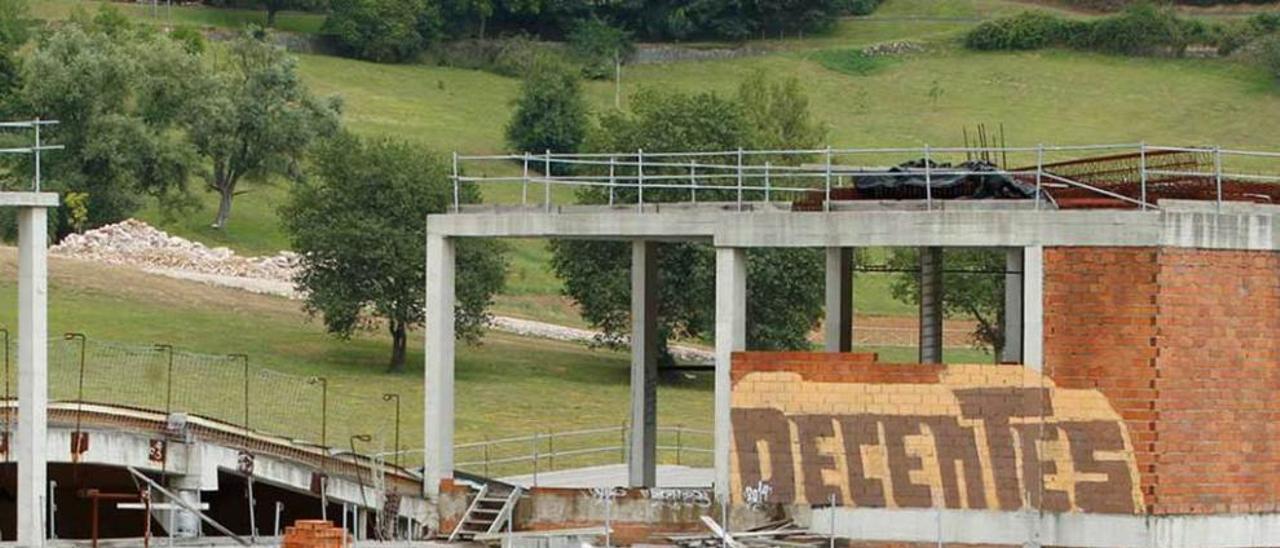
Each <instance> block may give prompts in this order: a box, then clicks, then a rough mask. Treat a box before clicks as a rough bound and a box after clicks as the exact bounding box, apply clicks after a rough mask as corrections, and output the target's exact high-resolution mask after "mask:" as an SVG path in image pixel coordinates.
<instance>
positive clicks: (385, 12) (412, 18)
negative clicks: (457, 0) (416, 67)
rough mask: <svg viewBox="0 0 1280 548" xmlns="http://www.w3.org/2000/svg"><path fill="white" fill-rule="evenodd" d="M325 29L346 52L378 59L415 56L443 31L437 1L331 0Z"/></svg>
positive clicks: (407, 58)
mask: <svg viewBox="0 0 1280 548" xmlns="http://www.w3.org/2000/svg"><path fill="white" fill-rule="evenodd" d="M330 5H331V9H330V12H329V16H328V18H326V19H325V22H324V28H323V29H322V32H323V33H324V34H325V35H327V36H329V37H330V38H331V39H333V40H334V41H335V42H336V43H337V45H338V47H340V48H341V49H342V50H343V51H344V52H345V53H346V54H347V55H351V56H353V57H358V58H360V59H368V60H370V61H379V62H400V61H408V60H411V59H413V58H414V57H415V56H417V55H418V54H419V53H421V52H422V51H423V50H424V49H426V47H427V46H428V45H430V44H431V43H432V42H433V41H434V40H436V38H438V36H439V34H440V27H441V25H442V24H443V23H442V22H441V17H440V7H439V5H438V4H437V3H436V2H435V1H434V0H332V2H331V3H330Z"/></svg>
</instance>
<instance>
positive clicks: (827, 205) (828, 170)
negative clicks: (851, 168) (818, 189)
mask: <svg viewBox="0 0 1280 548" xmlns="http://www.w3.org/2000/svg"><path fill="white" fill-rule="evenodd" d="M823 178H824V179H825V181H826V187H827V199H826V200H824V201H823V202H822V210H823V211H831V147H830V146H828V147H827V166H826V176H825V177H823Z"/></svg>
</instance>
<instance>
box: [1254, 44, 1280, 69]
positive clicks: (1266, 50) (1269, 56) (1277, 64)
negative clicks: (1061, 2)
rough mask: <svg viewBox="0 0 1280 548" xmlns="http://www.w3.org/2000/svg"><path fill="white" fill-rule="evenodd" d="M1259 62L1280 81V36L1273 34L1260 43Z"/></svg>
mask: <svg viewBox="0 0 1280 548" xmlns="http://www.w3.org/2000/svg"><path fill="white" fill-rule="evenodd" d="M1257 56H1258V62H1259V64H1261V65H1262V66H1263V68H1265V69H1267V72H1268V73H1269V74H1271V76H1272V77H1275V78H1277V79H1280V35H1277V34H1272V35H1270V36H1267V37H1265V38H1263V39H1262V40H1260V41H1259V42H1258V52H1257Z"/></svg>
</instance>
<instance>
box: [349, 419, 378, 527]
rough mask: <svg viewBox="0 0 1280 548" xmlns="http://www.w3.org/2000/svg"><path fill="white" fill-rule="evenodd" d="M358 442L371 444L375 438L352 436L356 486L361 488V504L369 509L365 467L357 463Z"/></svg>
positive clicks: (365, 435) (357, 521)
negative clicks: (366, 494) (362, 471)
mask: <svg viewBox="0 0 1280 548" xmlns="http://www.w3.org/2000/svg"><path fill="white" fill-rule="evenodd" d="M357 441H362V442H365V443H369V442H371V441H373V436H370V435H369V434H355V435H352V436H351V459H352V462H353V464H355V465H356V484H357V485H359V486H360V504H361V505H363V506H364V507H366V508H367V507H368V506H369V499H368V497H366V496H365V494H364V474H362V473H361V470H363V469H364V466H361V465H360V463H359V462H357V461H356V459H357V458H359V457H358V453H356V442H357ZM343 519H346V518H345V515H344V516H343ZM355 521H356V523H357V527H358V526H359V522H360V520H359V519H356V520H355Z"/></svg>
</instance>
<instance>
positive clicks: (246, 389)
mask: <svg viewBox="0 0 1280 548" xmlns="http://www.w3.org/2000/svg"><path fill="white" fill-rule="evenodd" d="M227 357H229V358H231V359H233V360H234V359H237V358H238V359H240V360H243V361H244V433H245V435H246V436H247V435H249V355H248V354H230V355H228V356H227Z"/></svg>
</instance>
